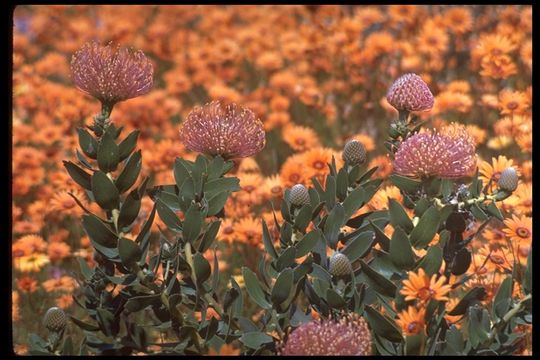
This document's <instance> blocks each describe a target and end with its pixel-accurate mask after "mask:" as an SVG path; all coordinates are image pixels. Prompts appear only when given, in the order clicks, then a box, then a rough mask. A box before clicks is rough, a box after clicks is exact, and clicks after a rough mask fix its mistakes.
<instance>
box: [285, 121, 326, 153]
mask: <svg viewBox="0 0 540 360" xmlns="http://www.w3.org/2000/svg"><path fill="white" fill-rule="evenodd" d="M282 134H283V141H285V142H286V143H287V145H289V146H290V147H291V148H292V149H293V150H294V151H306V150H309V149H312V148H314V147H317V146H320V142H319V137H318V136H317V133H316V132H315V131H314V130H313V129H311V128H308V127H305V126H298V125H292V124H291V125H287V126H285V127H283V130H282Z"/></svg>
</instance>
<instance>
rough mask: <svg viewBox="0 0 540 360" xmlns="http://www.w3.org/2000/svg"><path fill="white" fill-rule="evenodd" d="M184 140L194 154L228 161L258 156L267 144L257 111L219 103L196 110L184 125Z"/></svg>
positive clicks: (182, 131)
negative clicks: (197, 153) (256, 114)
mask: <svg viewBox="0 0 540 360" xmlns="http://www.w3.org/2000/svg"><path fill="white" fill-rule="evenodd" d="M180 140H181V141H182V142H183V143H184V144H185V145H186V147H187V148H188V149H190V150H191V151H197V152H200V153H203V154H207V155H211V156H216V155H221V156H222V157H223V158H224V159H234V158H243V157H248V156H252V155H255V154H257V153H258V152H259V151H261V150H262V149H263V148H264V145H265V143H266V138H265V132H264V128H263V124H262V123H261V121H260V120H259V119H257V117H256V116H255V113H253V111H251V110H249V109H244V108H242V107H240V106H238V105H236V104H234V103H231V104H227V105H224V104H223V103H221V102H219V101H213V102H211V103H209V104H206V105H204V106H203V107H196V108H195V109H193V110H192V111H191V112H190V113H189V114H188V116H187V118H186V119H185V120H184V122H183V123H182V125H181V128H180Z"/></svg>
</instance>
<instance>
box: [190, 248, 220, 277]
mask: <svg viewBox="0 0 540 360" xmlns="http://www.w3.org/2000/svg"><path fill="white" fill-rule="evenodd" d="M193 266H194V267H195V269H194V270H195V276H196V277H197V283H199V284H202V283H203V282H205V281H206V280H207V279H208V278H209V277H210V275H211V274H212V269H211V267H210V263H209V262H208V260H206V259H205V258H204V256H202V254H201V253H195V255H193ZM216 271H217V269H216Z"/></svg>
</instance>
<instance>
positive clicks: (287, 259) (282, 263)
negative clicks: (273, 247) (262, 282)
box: [276, 247, 296, 271]
mask: <svg viewBox="0 0 540 360" xmlns="http://www.w3.org/2000/svg"><path fill="white" fill-rule="evenodd" d="M295 258H296V248H294V247H290V248H287V249H286V250H285V251H283V252H282V253H281V254H280V255H279V258H278V259H277V261H276V269H277V271H282V270H283V269H285V268H287V267H290V266H293V265H295V264H296V262H295V261H294V259H295Z"/></svg>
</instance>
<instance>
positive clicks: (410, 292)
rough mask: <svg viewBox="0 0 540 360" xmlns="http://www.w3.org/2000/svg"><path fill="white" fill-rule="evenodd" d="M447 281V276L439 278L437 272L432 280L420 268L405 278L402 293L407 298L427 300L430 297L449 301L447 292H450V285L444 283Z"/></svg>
mask: <svg viewBox="0 0 540 360" xmlns="http://www.w3.org/2000/svg"><path fill="white" fill-rule="evenodd" d="M445 281H446V277H445V276H441V277H439V278H438V279H437V274H433V276H432V277H431V280H430V279H429V277H428V276H427V275H426V273H425V272H424V269H422V268H420V269H419V270H418V272H417V273H415V272H412V271H410V272H409V278H408V279H407V280H403V288H402V289H401V291H400V293H401V294H402V295H405V300H406V301H408V300H416V299H420V301H422V302H427V301H429V300H430V299H434V300H437V301H447V300H448V297H447V296H446V294H448V292H450V290H451V288H452V287H451V286H450V285H443V284H444V283H445Z"/></svg>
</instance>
